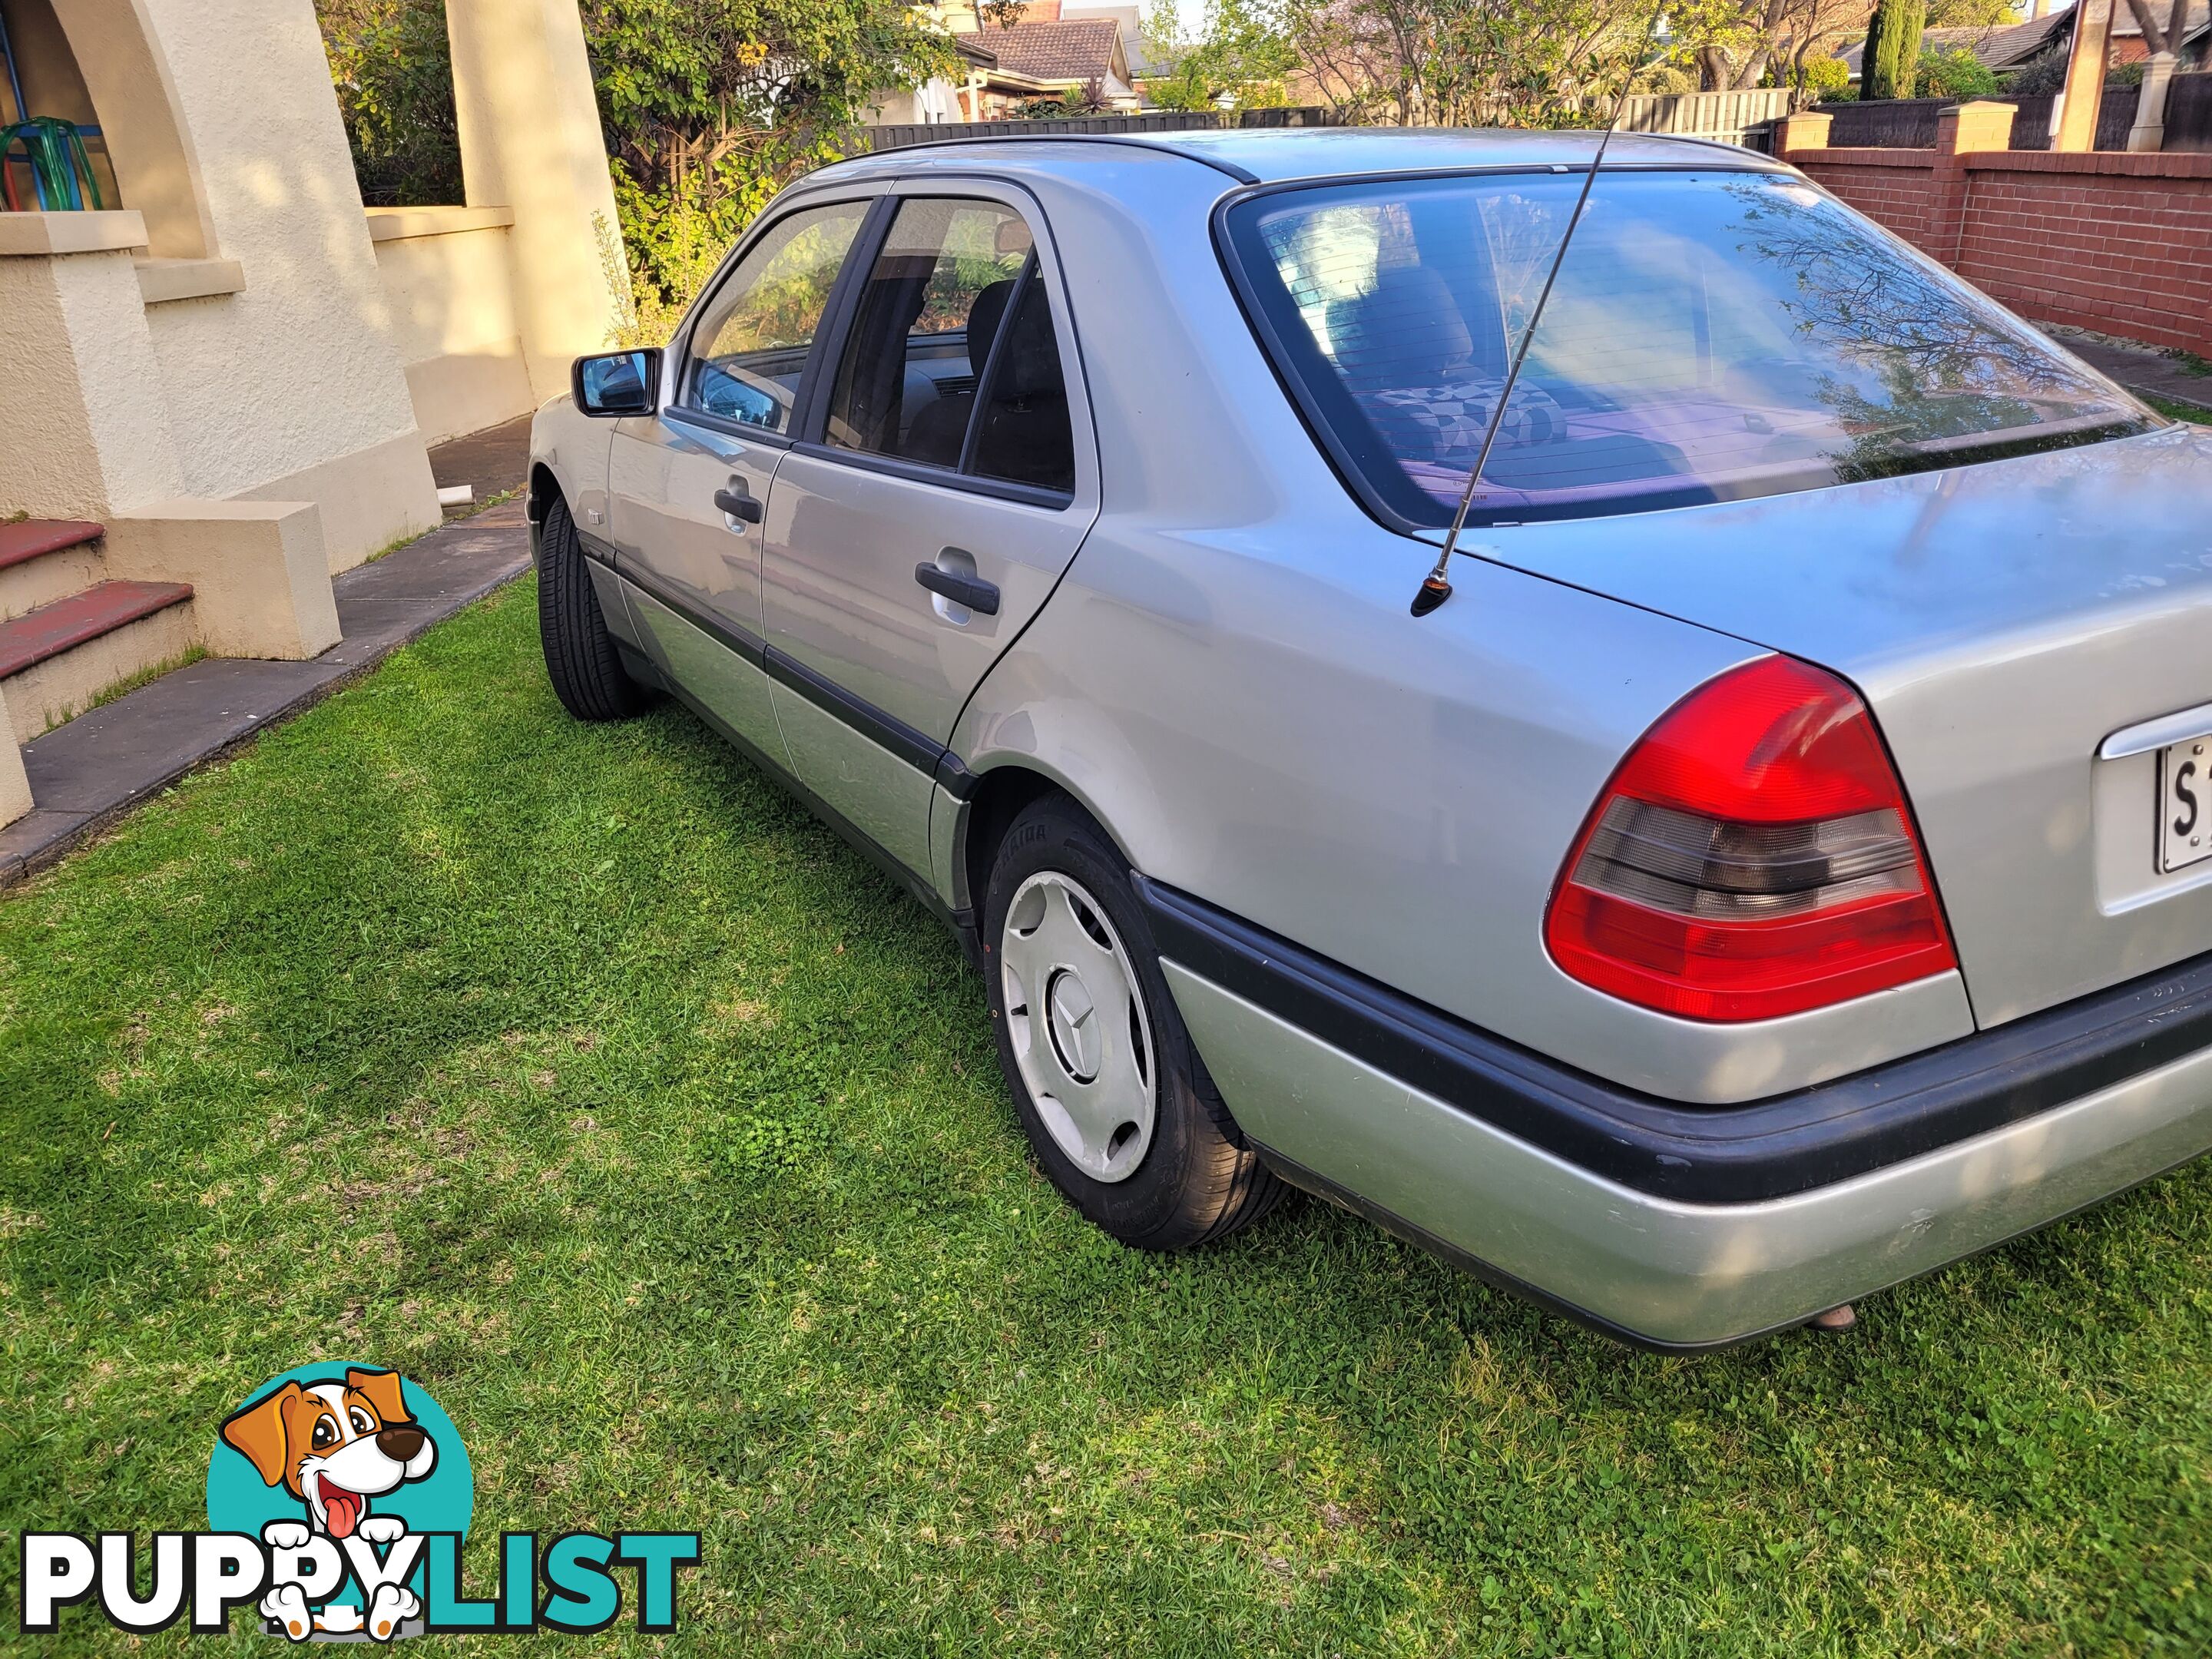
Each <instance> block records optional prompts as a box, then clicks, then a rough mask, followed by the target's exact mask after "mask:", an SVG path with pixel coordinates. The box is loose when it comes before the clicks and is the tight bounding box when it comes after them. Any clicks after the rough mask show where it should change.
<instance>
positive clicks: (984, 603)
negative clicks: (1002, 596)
mask: <svg viewBox="0 0 2212 1659" xmlns="http://www.w3.org/2000/svg"><path fill="white" fill-rule="evenodd" d="M914 579H915V580H916V581H918V582H920V583H921V585H922V586H924V587H926V588H927V589H928V590H929V591H930V592H933V593H934V594H936V595H937V596H938V597H939V599H950V600H951V601H952V603H953V604H955V605H966V606H967V607H968V608H969V610H970V611H974V612H975V614H976V615H977V616H979V617H995V616H997V615H998V614H999V590H998V588H997V587H996V586H994V585H993V584H992V583H990V582H987V581H984V580H982V579H981V578H980V577H976V576H963V575H962V574H959V573H958V572H957V571H953V570H947V569H946V568H945V567H944V566H943V565H941V564H918V565H916V566H915V568H914Z"/></svg>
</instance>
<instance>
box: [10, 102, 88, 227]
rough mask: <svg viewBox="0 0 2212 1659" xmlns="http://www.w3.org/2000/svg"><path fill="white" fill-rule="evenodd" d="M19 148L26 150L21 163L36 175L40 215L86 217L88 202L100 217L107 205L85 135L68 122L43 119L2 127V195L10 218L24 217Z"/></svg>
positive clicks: (36, 193) (35, 187)
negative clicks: (67, 212)
mask: <svg viewBox="0 0 2212 1659" xmlns="http://www.w3.org/2000/svg"><path fill="white" fill-rule="evenodd" d="M19 143H20V144H21V145H22V146H23V157H22V160H23V161H25V162H26V163H27V165H28V166H29V167H30V169H31V188H32V190H33V193H34V194H35V195H36V196H37V197H38V207H39V210H40V211H41V212H45V213H55V212H59V211H62V210H73V211H78V212H82V210H84V207H85V203H86V198H87V197H90V198H91V204H92V207H93V209H94V210H95V211H97V210H99V209H100V207H101V206H102V205H103V204H102V203H101V201H100V180H99V179H97V178H96V177H94V173H93V171H92V158H91V156H89V155H87V154H86V153H85V148H84V137H83V135H82V134H81V133H79V132H78V131H77V130H76V126H75V125H72V124H71V123H70V122H68V121H62V120H57V119H56V118H53V117H52V116H46V115H42V116H34V117H33V118H31V119H30V120H27V121H18V122H16V123H15V125H13V126H10V127H0V195H4V197H5V199H6V201H7V204H8V209H9V211H10V212H13V213H21V212H22V211H24V207H23V200H22V197H21V192H20V191H18V190H17V188H16V185H15V166H16V161H17V158H16V156H15V146H16V145H17V144H19ZM79 179H82V181H83V182H82V185H81V186H80V185H79V182H78V181H79Z"/></svg>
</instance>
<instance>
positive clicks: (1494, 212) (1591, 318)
mask: <svg viewBox="0 0 2212 1659" xmlns="http://www.w3.org/2000/svg"><path fill="white" fill-rule="evenodd" d="M1581 187H1582V177H1581V175H1579V174H1575V173H1565V174H1548V173H1547V174H1511V175H1491V176H1487V177H1462V178H1456V179H1431V180H1406V181H1399V182H1395V183H1379V184H1362V185H1346V186H1340V187H1319V188H1314V189H1309V190H1299V191H1288V192H1282V193H1278V194H1273V195H1268V196H1262V197H1255V198H1254V199H1253V200H1251V201H1249V202H1247V203H1244V204H1241V205H1240V206H1238V207H1237V208H1236V209H1235V210H1232V212H1231V215H1230V217H1229V230H1230V240H1231V248H1232V252H1233V253H1234V254H1235V256H1236V258H1237V261H1238V263H1239V265H1240V266H1241V268H1242V270H1243V273H1244V275H1245V276H1246V279H1247V281H1248V283H1249V287H1250V289H1251V292H1252V294H1253V295H1254V297H1255V299H1256V301H1257V302H1258V305H1259V307H1260V309H1261V312H1262V313H1263V314H1264V317H1265V319H1266V320H1267V323H1268V324H1269V325H1270V326H1269V330H1268V331H1269V332H1270V333H1272V335H1273V338H1274V341H1275V342H1276V343H1277V344H1278V346H1279V349H1280V352H1281V354H1282V356H1284V357H1285V359H1286V361H1285V362H1284V364H1283V367H1284V368H1285V371H1286V373H1287V374H1288V375H1289V377H1290V378H1291V380H1292V382H1293V384H1294V385H1297V386H1301V387H1302V388H1303V389H1304V392H1305V394H1306V399H1307V402H1308V405H1309V408H1310V410H1311V411H1312V412H1313V413H1314V414H1315V416H1316V418H1317V419H1318V420H1319V421H1320V422H1322V425H1323V426H1324V427H1326V428H1328V431H1329V432H1330V434H1331V435H1333V436H1334V438H1335V440H1336V441H1337V446H1338V448H1339V450H1340V453H1342V454H1343V455H1344V456H1345V457H1346V459H1347V460H1348V462H1349V463H1350V465H1351V466H1352V470H1353V471H1355V473H1356V474H1358V476H1359V477H1361V478H1362V479H1364V482H1365V483H1367V484H1368V486H1369V487H1370V489H1371V490H1372V491H1373V492H1374V493H1375V495H1377V496H1378V497H1380V498H1381V500H1382V501H1383V503H1384V504H1385V505H1387V506H1388V507H1390V508H1392V509H1393V510H1395V512H1396V513H1398V514H1399V515H1400V516H1401V517H1403V518H1405V519H1407V520H1410V521H1412V522H1413V523H1415V524H1425V525H1441V524H1444V523H1448V522H1449V520H1450V517H1451V513H1452V511H1453V509H1454V508H1455V507H1457V505H1458V503H1459V500H1460V496H1461V494H1462V491H1463V490H1465V489H1466V487H1467V483H1468V469H1469V468H1470V467H1472V466H1473V465H1474V460H1475V457H1476V455H1477V454H1478V453H1480V449H1481V445H1482V440H1483V435H1484V434H1485V432H1486V430H1487V429H1488V428H1489V426H1490V423H1491V419H1492V416H1493V414H1494V413H1495V412H1496V409H1497V401H1498V393H1499V392H1500V391H1501V390H1502V388H1503V386H1504V380H1505V375H1506V370H1507V368H1508V365H1509V364H1510V361H1511V356H1512V352H1513V350H1514V349H1515V348H1516V345H1517V343H1518V342H1519V339H1520V337H1521V335H1522V331H1525V330H1526V329H1528V326H1529V325H1530V322H1531V319H1532V314H1533V313H1534V310H1535V306H1536V301H1537V300H1538V298H1539V296H1540V294H1541V289H1542V286H1543V281H1544V277H1545V275H1546V273H1547V271H1548V270H1549V269H1550V266H1551V261H1552V258H1553V253H1554V252H1555V251H1556V249H1557V248H1558V246H1559V238H1560V236H1561V235H1562V234H1564V233H1565V229H1566V227H1567V222H1568V220H1569V218H1570V216H1571V215H1572V213H1573V211H1574V204H1575V199H1576V197H1577V194H1578V193H1579V192H1580V191H1581ZM1534 328H1535V332H1534V336H1533V337H1531V338H1530V340H1529V344H1528V361H1527V362H1526V364H1525V365H1524V367H1523V368H1522V374H1521V378H1520V380H1518V382H1517V383H1516V386H1515V388H1514V392H1513V396H1512V398H1511V400H1510V403H1509V404H1508V406H1507V408H1506V410H1505V416H1504V420H1503V422H1500V423H1499V426H1498V436H1497V439H1496V441H1495V442H1494V444H1493V445H1492V448H1491V452H1490V456H1489V459H1488V461H1487V463H1486V465H1485V466H1484V467H1483V476H1482V477H1481V479H1480V482H1479V483H1477V485H1476V487H1475V489H1474V495H1473V497H1472V505H1471V507H1470V510H1469V513H1468V521H1469V522H1470V523H1475V524H1483V523H1491V524H1495V523H1501V522H1516V521H1520V520H1534V519H1547V518H1567V517H1579V516H1583V515H1586V514H1590V513H1619V512H1624V511H1635V510H1641V509H1648V508H1652V507H1674V506H1686V505H1691V504H1693V503H1697V502H1701V501H1729V500H1735V499H1740V498H1743V497H1747V496H1753V495H1772V494H1776V493H1778V492H1781V491H1785V490H1795V489H1814V488H1817V487H1819V486H1821V485H1824V484H1832V483H1848V482H1851V481H1854V480H1857V479H1862V478H1872V477H1884V476H1887V475H1889V474H1893V473H1899V472H1911V471H1924V470H1927V469H1930V468H1935V467H1942V466H1949V465H1963V464H1965V463H1967V462H1971V461H1976V460H1982V459H1995V458H1996V457H1998V456H2001V455H2006V454H2015V453H2026V452H2027V451H2031V450H2036V449H2043V448H2052V447H2061V446H2063V445H2069V444H2075V443H2081V442H2087V441H2094V440H2098V439H2102V438H2106V437H2112V436H2118V435H2124V434H2129V433H2133V432H2140V431H2143V430H2146V429H2148V427H2149V426H2151V425H2153V424H2154V423H2155V422H2154V417H2152V416H2148V415H2146V414H2145V412H2144V411H2143V410H2142V409H2141V408H2140V407H2139V406H2138V405H2136V404H2135V403H2134V402H2133V401H2132V400H2130V398H2127V397H2126V395H2125V394H2124V393H2122V392H2119V391H2118V389H2117V388H2116V387H2114V386H2111V385H2110V384H2109V383H2107V382H2106V381H2105V380H2101V379H2100V378H2099V377H2098V376H2097V375H2095V374H2093V373H2091V372H2090V371H2088V370H2087V369H2086V368H2082V367H2081V365H2080V364H2078V363H2076V362H2073V361H2072V360H2071V359H2069V358H2068V357H2066V356H2064V355H2063V354H2062V353H2060V352H2059V351H2057V349H2055V348H2053V347H2052V346H2051V344H2050V343H2048V342H2046V341H2045V340H2044V339H2042V338H2041V337H2039V336H2038V335H2036V334H2035V333H2033V331H2030V330H2028V329H2027V328H2026V327H2025V326H2023V325H2021V324H2020V323H2019V322H2018V321H2017V320H2016V319H2013V318H2012V317H2010V316H2008V315H2007V314H2006V313H2004V312H2002V310H2000V309H1998V308H1997V307H1996V306H1995V305H1993V304H1992V303H1991V302H1990V301H1988V300H1986V299H1984V297H1983V296H1982V295H1979V294H1978V293H1976V292H1975V291H1974V290H1973V289H1970V288H1968V287H1967V286H1966V284H1965V283H1961V282H1960V281H1958V280H1957V279H1956V278H1955V277H1953V276H1951V275H1950V274H1949V273H1948V272H1947V271H1944V270H1941V269H1940V268H1939V267H1936V266H1935V265H1933V264H1930V263H1929V262H1928V261H1926V260H1924V259H1923V258H1920V257H1919V256H1918V255H1917V254H1915V253H1913V252H1911V250H1909V249H1908V248H1906V247H1905V246H1904V245H1903V244H1901V243H1899V242H1898V241H1897V240H1895V239H1893V238H1892V237H1890V236H1889V235H1888V234H1887V233H1885V232H1883V231H1881V230H1880V229H1878V228H1875V226H1873V225H1870V224H1869V223H1868V222H1866V221H1864V220H1863V219H1861V218H1859V217H1857V216H1856V215H1853V214H1852V213H1850V211H1849V210H1846V209H1844V208H1843V207H1842V206H1841V205H1839V204H1837V203H1836V202H1835V201H1833V200H1832V199H1831V198H1830V197H1827V196H1826V195H1824V194H1823V193H1821V192H1820V191H1816V190H1814V189H1813V188H1811V187H1810V186H1808V185H1806V184H1804V183H1803V182H1802V180H1799V179H1794V178H1791V177H1789V176H1787V175H1782V174H1773V173H1747V172H1729V173H1720V172H1715V173H1672V172H1668V173H1660V172H1650V173H1635V172H1630V171H1623V172H1622V173H1618V174H1616V173H1612V172H1610V171H1608V172H1607V173H1605V174H1604V175H1603V176H1602V177H1601V179H1599V181H1598V183H1597V185H1595V188H1593V190H1592V191H1591V192H1590V197H1589V204H1588V206H1587V208H1586V209H1585V210H1584V213H1583V220H1582V223H1581V225H1580V227H1579V228H1577V230H1576V232H1575V235H1574V240H1573V241H1572V242H1571V243H1570V244H1569V246H1568V249H1567V255H1566V258H1565V263H1564V264H1562V265H1561V266H1560V269H1559V277H1558V281H1557V283H1556V284H1555V285H1554V287H1553V291H1552V295H1551V297H1550V299H1549V301H1547V303H1546V304H1545V306H1544V308H1543V311H1542V313H1541V316H1537V317H1534Z"/></svg>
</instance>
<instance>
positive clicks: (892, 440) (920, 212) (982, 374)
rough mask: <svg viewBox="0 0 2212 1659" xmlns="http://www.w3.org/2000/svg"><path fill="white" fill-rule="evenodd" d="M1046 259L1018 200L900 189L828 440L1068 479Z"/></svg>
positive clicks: (1067, 438)
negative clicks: (903, 196)
mask: <svg viewBox="0 0 2212 1659" xmlns="http://www.w3.org/2000/svg"><path fill="white" fill-rule="evenodd" d="M1038 270H1039V267H1038V263H1037V258H1036V249H1035V246H1034V240H1033V238H1032V235H1031V233H1030V228H1029V226H1028V224H1027V223H1026V222H1024V220H1023V218H1022V216H1020V215H1019V214H1018V213H1017V212H1015V211H1014V210H1012V209H1011V208H1008V207H1005V206H1002V205H1000V204H998V203H995V202H983V201H970V200H959V199H952V198H938V197H911V198H909V199H908V200H906V201H903V202H902V203H901V204H899V210H898V214H897V216H896V218H895V219H894V220H893V221H892V222H891V226H890V230H889V232H888V233H887V234H885V237H884V244H883V246H882V247H881V248H880V249H879V250H878V252H877V254H876V256H875V258H874V261H873V263H872V264H871V265H870V267H869V270H868V275H867V281H866V285H865V286H864V287H863V289H862V290H861V293H860V302H859V304H858V306H857V307H856V308H855V311H854V319H853V325H852V328H851V331H850V332H849V333H848V336H847V337H846V341H845V345H844V349H843V354H842V361H841V362H839V363H838V365H837V371H836V377H835V379H834V380H833V382H832V384H831V389H830V393H829V406H828V410H827V411H826V413H827V419H826V423H825V427H824V429H823V441H824V442H825V443H827V444H828V445H829V447H832V448H834V449H847V450H853V451H856V452H860V453H866V454H873V455H883V456H889V457H892V458H895V459H899V460H902V461H907V462H910V463H913V464H915V465H921V466H927V467H936V468H941V469H943V470H944V471H947V472H959V473H966V474H968V475H969V476H972V477H987V478H994V479H999V480H1001V481H1004V482H1006V483H1019V484H1027V485H1030V486H1032V487H1034V488H1036V489H1046V490H1050V491H1053V492H1054V493H1060V494H1065V493H1071V492H1073V489H1074V488H1075V461H1074V444H1073V437H1072V434H1071V430H1070V427H1069V421H1068V409H1067V392H1066V381H1065V379H1064V377H1063V375H1062V374H1061V368H1060V352H1059V348H1058V345H1057V343H1056V342H1055V340H1054V334H1053V322H1052V310H1051V303H1050V301H1049V299H1048V295H1047V292H1046V285H1045V283H1043V282H1042V280H1041V278H1040V276H1039V275H1038Z"/></svg>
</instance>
